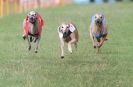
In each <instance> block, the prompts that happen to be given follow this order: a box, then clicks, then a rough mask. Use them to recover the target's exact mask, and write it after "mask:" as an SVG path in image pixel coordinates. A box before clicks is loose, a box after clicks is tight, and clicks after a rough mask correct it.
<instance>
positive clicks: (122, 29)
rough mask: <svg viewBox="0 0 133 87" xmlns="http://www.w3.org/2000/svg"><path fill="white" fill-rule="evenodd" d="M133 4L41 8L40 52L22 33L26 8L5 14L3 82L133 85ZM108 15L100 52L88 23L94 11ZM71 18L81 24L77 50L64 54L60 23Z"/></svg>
mask: <svg viewBox="0 0 133 87" xmlns="http://www.w3.org/2000/svg"><path fill="white" fill-rule="evenodd" d="M132 8H133V4H128V3H126V4H124V3H123V4H113V5H110V4H104V5H81V6H76V5H74V6H71V5H70V6H64V7H62V8H58V7H57V8H48V9H38V12H39V13H40V14H41V15H42V16H43V17H44V19H45V28H44V29H43V35H42V38H41V41H40V48H39V53H37V54H35V53H34V46H33V47H32V50H31V51H30V52H28V51H27V43H26V41H24V40H23V39H22V21H23V18H24V17H25V15H26V13H23V14H12V15H10V16H6V17H4V18H2V19H0V87H133V68H132V67H133V27H132V25H133V9H132ZM97 12H102V13H104V14H105V15H106V18H107V21H108V28H109V29H108V30H109V36H108V38H109V40H108V41H107V42H106V43H105V44H104V46H103V47H102V49H101V53H99V54H96V50H94V49H93V47H92V43H91V40H90V38H89V33H88V28H89V24H90V18H91V16H92V15H93V14H95V13H97ZM63 21H72V22H73V23H75V24H76V25H77V27H78V29H79V36H80V39H79V44H78V51H75V50H74V53H73V54H69V52H68V51H67V47H66V48H65V53H66V54H65V58H64V59H61V58H60V49H59V39H58V34H57V27H58V26H59V24H60V23H61V22H63Z"/></svg>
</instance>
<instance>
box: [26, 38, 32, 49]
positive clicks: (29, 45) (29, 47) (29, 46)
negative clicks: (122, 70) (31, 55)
mask: <svg viewBox="0 0 133 87" xmlns="http://www.w3.org/2000/svg"><path fill="white" fill-rule="evenodd" d="M26 39H27V42H28V50H29V51H30V50H31V44H30V41H29V37H28V36H26Z"/></svg>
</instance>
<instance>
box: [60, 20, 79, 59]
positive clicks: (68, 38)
mask: <svg viewBox="0 0 133 87" xmlns="http://www.w3.org/2000/svg"><path fill="white" fill-rule="evenodd" d="M58 34H59V38H60V49H61V58H64V43H67V44H68V51H69V52H70V53H72V46H71V45H72V44H74V45H75V47H76V48H77V42H78V38H79V36H78V30H77V28H76V26H75V25H74V24H72V23H68V24H66V23H62V24H61V25H60V26H59V27H58Z"/></svg>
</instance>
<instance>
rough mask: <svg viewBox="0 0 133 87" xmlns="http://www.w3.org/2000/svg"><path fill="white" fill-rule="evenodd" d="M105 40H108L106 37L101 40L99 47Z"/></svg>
mask: <svg viewBox="0 0 133 87" xmlns="http://www.w3.org/2000/svg"><path fill="white" fill-rule="evenodd" d="M105 40H106V38H102V40H101V41H100V43H99V46H98V47H99V48H100V47H101V46H102V45H103V43H104V41H105Z"/></svg>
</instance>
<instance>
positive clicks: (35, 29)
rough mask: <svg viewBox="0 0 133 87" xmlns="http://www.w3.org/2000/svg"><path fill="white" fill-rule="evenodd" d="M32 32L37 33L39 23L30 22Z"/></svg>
mask: <svg viewBox="0 0 133 87" xmlns="http://www.w3.org/2000/svg"><path fill="white" fill-rule="evenodd" d="M29 27H30V33H31V34H36V32H37V30H38V24H30V26H29Z"/></svg>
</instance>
